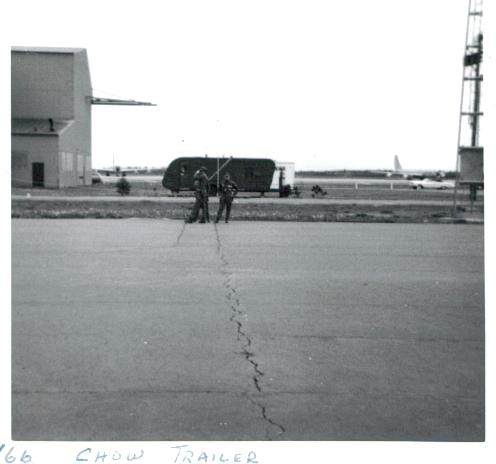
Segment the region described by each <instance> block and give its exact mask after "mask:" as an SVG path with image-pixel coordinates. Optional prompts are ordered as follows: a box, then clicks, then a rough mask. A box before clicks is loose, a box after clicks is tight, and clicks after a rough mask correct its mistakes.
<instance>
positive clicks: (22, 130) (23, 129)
mask: <svg viewBox="0 0 496 464" xmlns="http://www.w3.org/2000/svg"><path fill="white" fill-rule="evenodd" d="M73 122H74V121H73V120H69V121H61V120H54V121H53V130H51V127H50V120H49V119H12V126H11V132H12V135H60V134H62V132H64V131H65V130H66V129H67V128H68V127H69V126H71V125H72V123H73Z"/></svg>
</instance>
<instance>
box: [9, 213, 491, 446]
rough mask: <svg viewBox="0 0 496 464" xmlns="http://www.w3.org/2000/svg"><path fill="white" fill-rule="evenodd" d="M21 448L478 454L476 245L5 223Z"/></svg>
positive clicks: (389, 232)
mask: <svg viewBox="0 0 496 464" xmlns="http://www.w3.org/2000/svg"><path fill="white" fill-rule="evenodd" d="M12 239H13V247H12V260H13V270H12V285H13V314H12V325H13V328H12V346H13V348H12V356H13V365H12V384H13V399H12V410H13V413H12V414H13V422H12V424H13V425H12V427H13V438H14V439H16V440H125V441H129V440H454V441H459V440H463V441H467V440H468V441H473V440H475V441H477V440H482V439H483V437H484V427H483V420H484V419H483V408H484V401H483V398H484V387H483V381H484V300H483V298H484V286H483V228H482V227H480V226H468V225H401V224H339V223H325V224H318V223H252V222H235V223H232V224H229V225H225V224H219V225H218V226H217V227H215V226H214V225H212V224H207V225H200V224H193V225H187V226H185V225H184V224H182V223H181V222H178V221H170V220H143V219H139V220H138V219H131V220H89V219H86V220H13V222H12Z"/></svg>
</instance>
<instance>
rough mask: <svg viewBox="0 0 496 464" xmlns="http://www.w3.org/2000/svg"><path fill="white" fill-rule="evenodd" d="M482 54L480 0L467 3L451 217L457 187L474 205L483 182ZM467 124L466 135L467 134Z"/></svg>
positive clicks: (454, 205) (454, 213) (470, 0)
mask: <svg viewBox="0 0 496 464" xmlns="http://www.w3.org/2000/svg"><path fill="white" fill-rule="evenodd" d="M482 54H483V34H482V0H469V1H468V14H467V29H466V35H465V50H464V55H463V76H462V89H461V98H460V116H459V123H458V143H457V155H456V179H455V191H454V195H453V216H456V213H457V205H456V203H457V196H458V189H459V187H460V185H461V184H468V185H469V188H470V201H471V204H472V206H473V203H474V201H475V200H476V197H477V188H478V186H479V185H480V184H482V182H483V180H482V179H483V172H482V171H483V169H482V163H483V159H482V157H483V148H482V147H481V146H479V128H480V117H481V116H482V115H483V113H482V112H481V107H480V100H481V83H482V80H483V76H482V74H481V64H482ZM467 123H468V126H469V134H466V130H467ZM467 135H468V137H467Z"/></svg>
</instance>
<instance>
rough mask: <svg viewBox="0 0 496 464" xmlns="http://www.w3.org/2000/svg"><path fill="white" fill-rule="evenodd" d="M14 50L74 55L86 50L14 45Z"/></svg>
mask: <svg viewBox="0 0 496 464" xmlns="http://www.w3.org/2000/svg"><path fill="white" fill-rule="evenodd" d="M12 51H13V52H19V53H62V54H69V55H73V54H75V53H81V52H83V51H85V49H84V48H70V47H12Z"/></svg>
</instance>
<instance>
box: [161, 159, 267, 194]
mask: <svg viewBox="0 0 496 464" xmlns="http://www.w3.org/2000/svg"><path fill="white" fill-rule="evenodd" d="M202 166H205V167H206V168H207V175H208V178H209V188H210V192H209V193H210V194H211V195H216V194H217V189H218V185H220V184H221V183H222V180H223V178H224V175H225V174H226V173H229V174H230V175H231V179H232V180H233V181H234V182H236V184H237V186H238V189H239V190H240V191H241V192H259V193H261V194H264V193H265V192H268V191H270V185H271V183H272V179H273V177H274V171H275V169H276V164H275V163H274V161H273V160H271V159H266V158H208V157H203V158H202V157H196V158H186V157H184V158H176V159H175V160H174V161H172V162H171V163H170V164H169V166H168V167H167V169H166V170H165V172H164V177H163V179H162V185H163V186H164V187H165V188H166V189H169V190H171V191H172V192H174V193H178V192H180V191H185V190H186V191H187V190H194V187H193V175H194V174H195V172H196V171H197V170H198V169H200V168H201V167H202Z"/></svg>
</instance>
